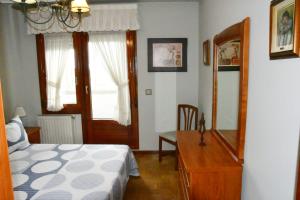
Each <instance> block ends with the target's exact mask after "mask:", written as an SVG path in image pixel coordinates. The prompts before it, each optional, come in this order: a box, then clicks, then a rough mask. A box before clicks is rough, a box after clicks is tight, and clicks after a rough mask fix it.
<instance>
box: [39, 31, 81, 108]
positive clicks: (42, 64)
mask: <svg viewBox="0 0 300 200" xmlns="http://www.w3.org/2000/svg"><path fill="white" fill-rule="evenodd" d="M72 38H73V47H74V54H75V55H74V59H75V80H76V102H77V103H76V104H64V108H63V109H62V110H60V111H49V110H47V101H48V97H47V75H46V52H45V37H44V35H43V34H37V35H36V48H37V60H38V72H39V83H40V97H41V106H42V113H43V114H81V113H82V112H81V110H82V92H83V91H82V87H81V86H82V83H83V81H82V78H81V74H82V65H81V64H80V63H81V62H80V59H81V53H82V52H81V49H80V43H81V34H80V33H77V32H74V33H73V34H72Z"/></svg>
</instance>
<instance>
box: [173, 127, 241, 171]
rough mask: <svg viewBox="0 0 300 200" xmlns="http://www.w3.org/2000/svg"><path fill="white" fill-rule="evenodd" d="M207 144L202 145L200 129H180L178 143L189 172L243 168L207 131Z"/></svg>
mask: <svg viewBox="0 0 300 200" xmlns="http://www.w3.org/2000/svg"><path fill="white" fill-rule="evenodd" d="M204 137H205V143H206V146H200V145H199V141H200V134H199V132H198V131H178V132H177V144H178V151H179V153H180V157H181V159H182V161H183V164H184V167H185V168H186V170H187V171H189V172H201V171H206V172H207V171H220V170H227V169H232V168H234V167H236V168H240V169H242V166H241V164H239V163H238V162H237V161H235V160H234V159H233V157H232V156H231V155H230V154H229V152H228V151H227V150H226V149H225V148H224V147H223V146H222V144H221V143H220V142H219V141H218V140H217V139H216V138H215V137H214V136H213V135H212V133H210V132H209V131H207V132H206V133H205V135H204Z"/></svg>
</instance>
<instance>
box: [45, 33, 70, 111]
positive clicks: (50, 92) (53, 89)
mask: <svg viewBox="0 0 300 200" xmlns="http://www.w3.org/2000/svg"><path fill="white" fill-rule="evenodd" d="M72 44H73V41H72V37H71V36H70V35H59V37H57V36H56V37H51V36H49V37H45V52H46V74H47V77H46V78H47V79H46V80H47V83H46V85H47V98H48V101H47V102H48V104H47V110H48V111H60V110H62V109H63V107H64V106H63V104H64V102H63V101H62V87H63V84H62V83H63V76H64V72H65V70H66V68H67V62H68V59H66V58H67V57H68V53H69V51H68V50H69V49H70V48H72Z"/></svg>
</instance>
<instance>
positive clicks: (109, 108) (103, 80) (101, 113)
mask: <svg viewBox="0 0 300 200" xmlns="http://www.w3.org/2000/svg"><path fill="white" fill-rule="evenodd" d="M89 69H90V82H91V84H90V85H91V99H92V118H93V119H112V118H113V116H114V112H115V110H116V109H117V105H118V101H117V100H118V87H117V85H116V84H115V83H114V81H113V79H112V77H111V75H110V73H109V71H108V68H107V66H106V63H105V61H104V59H103V57H102V55H101V54H99V53H98V51H96V50H95V49H94V48H93V45H92V44H91V42H89Z"/></svg>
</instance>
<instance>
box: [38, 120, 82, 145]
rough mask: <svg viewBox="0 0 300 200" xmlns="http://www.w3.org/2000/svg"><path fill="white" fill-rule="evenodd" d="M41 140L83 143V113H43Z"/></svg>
mask: <svg viewBox="0 0 300 200" xmlns="http://www.w3.org/2000/svg"><path fill="white" fill-rule="evenodd" d="M37 123H38V125H39V127H41V142H42V143H46V144H82V126H81V115H41V116H38V119H37Z"/></svg>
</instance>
